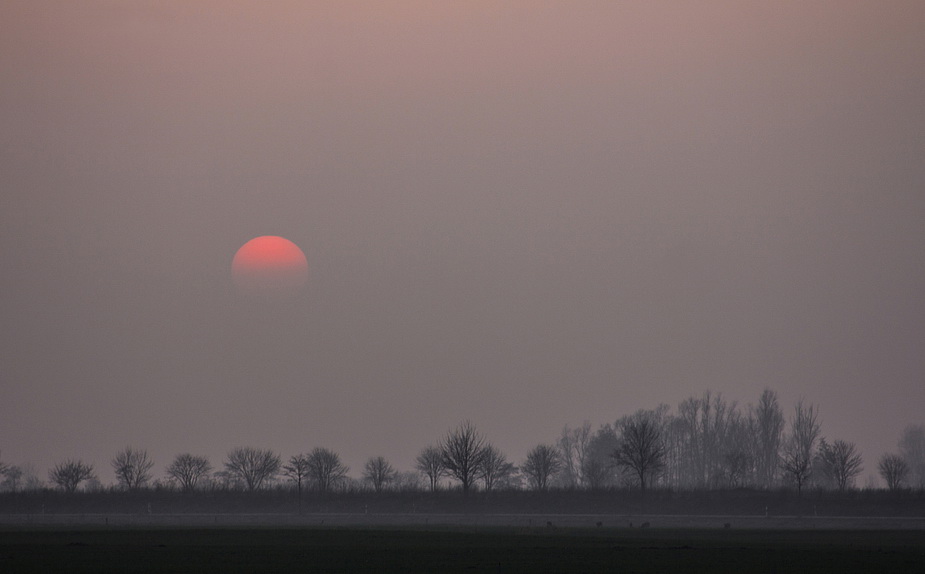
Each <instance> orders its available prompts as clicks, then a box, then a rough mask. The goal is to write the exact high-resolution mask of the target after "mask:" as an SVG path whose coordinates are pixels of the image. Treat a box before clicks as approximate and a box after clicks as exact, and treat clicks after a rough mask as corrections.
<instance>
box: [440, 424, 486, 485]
mask: <svg viewBox="0 0 925 574" xmlns="http://www.w3.org/2000/svg"><path fill="white" fill-rule="evenodd" d="M484 446H485V439H484V438H483V437H482V435H481V434H479V432H478V431H476V430H475V426H474V425H473V424H472V423H471V422H469V421H466V422H464V423H462V424H461V425H459V426H458V427H456V429H454V430H452V431H450V432H448V433H447V435H446V437H445V438H444V439H443V442H442V443H441V445H440V449H441V451H442V453H443V466H444V467H445V468H446V471H447V473H448V474H449V475H450V476H452V477H453V478H455V479H456V480H458V481H459V482H460V484H461V485H462V491H463V494H464V495H467V494H469V489H470V488H471V486H472V483H473V482H474V481H475V478H476V477H477V476H478V472H479V468H480V467H481V465H482V458H483V457H484V456H485V449H484Z"/></svg>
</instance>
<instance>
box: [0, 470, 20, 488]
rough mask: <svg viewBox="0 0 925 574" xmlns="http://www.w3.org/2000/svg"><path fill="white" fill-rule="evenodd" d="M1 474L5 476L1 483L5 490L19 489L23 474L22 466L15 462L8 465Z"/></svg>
mask: <svg viewBox="0 0 925 574" xmlns="http://www.w3.org/2000/svg"><path fill="white" fill-rule="evenodd" d="M0 475H2V476H3V477H4V478H3V482H2V483H0V486H2V487H3V489H4V490H7V491H9V492H16V491H18V490H19V487H20V484H21V482H22V475H23V471H22V468H20V467H18V466H16V465H15V464H12V465H7V467H6V469H5V470H4V471H3V472H2V473H0Z"/></svg>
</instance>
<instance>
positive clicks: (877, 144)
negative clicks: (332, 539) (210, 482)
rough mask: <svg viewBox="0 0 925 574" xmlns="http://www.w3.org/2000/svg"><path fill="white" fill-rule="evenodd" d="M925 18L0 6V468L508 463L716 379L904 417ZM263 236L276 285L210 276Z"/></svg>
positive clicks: (506, 8) (917, 372) (416, 7)
mask: <svg viewBox="0 0 925 574" xmlns="http://www.w3.org/2000/svg"><path fill="white" fill-rule="evenodd" d="M923 29H925V5H923V3H921V2H917V1H908V2H904V1H886V2H879V1H878V2H873V1H871V2H857V1H854V2H853V1H845V2H808V3H807V2H772V3H743V2H719V1H718V2H704V3H673V2H665V3H659V2H602V3H591V2H588V3H572V2H558V3H557V2H551V3H539V2H511V3H503V4H499V3H494V2H484V3H483V2H466V3H464V4H460V5H453V6H447V5H445V3H419V2H390V3H385V4H380V3H353V2H332V3H315V2H310V3H308V2H296V1H291V2H261V3H247V2H217V1H212V2H195V3H190V2H181V1H166V2H153V1H152V2H131V3H122V2H110V1H104V0H97V1H89V2H81V3H71V2H45V1H18V0H14V1H11V2H10V1H8V2H4V3H3V4H2V6H0V122H2V126H3V129H2V130H0V134H2V135H0V137H2V145H0V174H2V183H0V185H2V207H0V230H2V238H3V239H2V242H0V264H2V273H0V322H2V325H3V330H2V341H0V451H2V455H3V459H4V460H5V461H8V462H16V463H25V462H31V463H33V464H34V465H35V466H36V467H37V468H38V469H39V474H40V475H43V474H44V470H42V469H45V468H47V467H49V466H50V465H51V464H53V463H54V462H56V461H58V460H60V459H63V458H65V457H82V458H84V459H85V460H88V461H90V462H94V463H95V464H96V466H97V468H98V469H102V470H103V476H104V477H106V475H105V473H106V472H107V471H108V468H107V466H108V464H107V461H108V460H109V459H110V458H111V457H112V455H113V454H114V453H115V452H116V451H117V450H118V449H120V448H122V447H124V446H126V445H134V446H137V447H139V448H146V449H148V451H149V452H150V453H151V454H152V455H153V456H154V458H155V460H156V461H157V462H158V466H159V468H160V467H161V466H162V465H166V464H167V463H168V462H169V460H170V458H172V457H173V455H175V454H177V453H180V452H187V451H189V452H194V453H202V454H207V455H209V456H210V457H211V458H212V460H213V463H218V462H219V460H220V459H221V457H222V456H223V455H224V454H225V453H226V452H227V451H228V450H229V449H231V448H232V447H235V446H240V445H254V446H258V447H272V448H274V449H277V450H279V451H280V452H282V453H283V454H284V455H287V456H288V455H289V454H294V453H298V452H304V451H307V450H309V449H311V448H313V447H315V446H326V447H330V448H333V449H335V450H337V451H339V452H340V453H341V455H342V456H343V457H344V459H345V461H346V462H347V463H348V464H349V465H350V466H351V467H352V468H353V469H355V470H356V469H359V468H360V467H361V465H362V461H364V460H365V459H366V458H367V457H369V456H372V455H379V454H382V455H384V456H386V457H388V458H389V459H390V460H392V461H393V463H394V464H395V465H396V467H398V468H400V469H410V468H411V466H412V460H413V458H414V456H415V455H416V454H417V452H418V451H419V450H420V449H421V448H423V447H424V446H426V445H427V444H429V443H432V442H434V441H436V440H438V439H439V438H440V437H441V436H442V435H443V434H444V432H445V431H446V430H447V429H449V428H451V427H454V426H455V425H456V424H457V423H458V422H460V421H461V420H464V419H471V420H472V421H473V422H474V423H475V424H477V425H478V427H479V428H480V429H481V430H482V431H484V433H485V434H486V435H487V436H488V437H489V438H490V439H491V440H492V441H493V442H494V443H495V444H497V445H498V446H499V447H500V448H501V449H502V450H504V451H505V452H506V453H507V454H508V455H509V457H511V458H512V459H515V460H519V459H520V458H521V457H522V456H523V454H524V453H525V452H526V451H527V450H528V449H529V448H530V447H532V446H533V445H535V444H537V443H539V442H550V441H553V440H554V439H555V437H556V436H557V435H558V433H559V431H560V429H561V428H562V427H563V425H565V424H572V425H574V424H579V423H581V421H583V420H586V419H587V420H589V421H591V422H592V423H594V424H595V425H598V424H601V423H605V422H612V421H614V420H615V419H616V418H617V417H619V416H621V415H623V414H627V413H630V412H632V411H635V410H636V409H638V408H652V407H655V406H656V405H658V404H659V403H668V404H670V405H672V406H676V405H677V404H678V403H679V402H680V401H682V400H683V399H685V398H687V397H689V396H692V395H696V396H699V395H700V394H701V393H702V392H703V391H704V390H706V389H711V390H712V391H713V392H714V393H722V394H723V395H724V396H725V397H728V398H730V399H731V400H737V401H739V403H740V404H746V403H749V402H754V401H756V400H757V398H758V396H759V395H760V393H761V390H762V389H763V388H765V387H770V388H772V389H775V390H776V391H777V392H778V393H779V394H780V397H781V402H782V406H783V407H784V410H785V413H786V414H788V415H789V414H790V412H791V408H792V404H793V403H794V402H796V400H797V399H799V398H800V397H804V398H805V399H806V400H807V401H808V402H811V403H814V404H818V405H819V406H820V407H821V415H820V420H821V422H822V428H823V434H825V435H826V436H828V437H832V438H841V439H845V440H850V441H854V442H856V443H857V444H858V447H859V449H860V450H861V452H862V453H863V454H864V455H865V460H866V467H867V470H866V471H865V476H866V475H867V474H874V473H875V462H874V461H875V460H876V458H877V457H878V456H879V455H880V454H882V453H883V452H886V451H891V450H895V447H896V444H895V443H896V440H897V439H898V437H899V435H900V433H901V431H902V429H903V427H905V426H906V425H907V424H912V423H921V422H923V418H925V415H923V407H925V383H923V381H925V353H923V348H925V297H923V295H922V294H923V293H925V257H923V247H925V162H923V158H925V140H923V135H922V134H925V113H923V107H922V102H923V101H925V66H923V65H922V63H923V62H925V36H923V34H922V30H923ZM259 235H281V236H284V237H286V238H288V239H290V240H292V241H294V242H295V243H296V244H298V245H299V246H300V247H301V248H302V249H303V250H304V252H305V254H306V257H307V259H308V264H309V269H310V277H309V282H308V285H307V287H306V289H305V291H304V292H303V293H302V295H301V296H300V297H298V298H295V299H293V300H289V301H284V302H279V301H275V302H265V301H264V302H261V301H252V300H250V299H248V298H246V297H243V296H242V295H241V294H240V293H238V292H237V291H236V290H235V288H234V285H233V282H232V277H231V258H232V257H233V256H234V254H235V252H236V250H237V249H238V248H239V247H240V246H241V245H242V244H244V243H245V242H246V241H248V240H249V239H251V238H253V237H255V236H259Z"/></svg>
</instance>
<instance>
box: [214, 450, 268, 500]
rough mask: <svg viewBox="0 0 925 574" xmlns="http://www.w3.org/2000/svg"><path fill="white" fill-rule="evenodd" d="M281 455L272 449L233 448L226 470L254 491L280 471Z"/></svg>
mask: <svg viewBox="0 0 925 574" xmlns="http://www.w3.org/2000/svg"><path fill="white" fill-rule="evenodd" d="M280 466H281V461H280V458H279V455H278V454H276V453H275V452H273V451H272V450H270V449H259V448H253V447H238V448H235V449H232V450H231V451H230V452H229V453H228V456H227V458H226V460H225V470H226V472H227V473H228V474H229V475H230V476H231V477H232V478H234V479H237V480H240V481H241V482H243V483H244V485H245V486H246V487H247V490H249V491H253V490H257V489H259V488H260V487H261V486H263V485H264V483H266V482H268V481H271V480H273V478H275V477H276V474H277V473H278V472H279V469H280Z"/></svg>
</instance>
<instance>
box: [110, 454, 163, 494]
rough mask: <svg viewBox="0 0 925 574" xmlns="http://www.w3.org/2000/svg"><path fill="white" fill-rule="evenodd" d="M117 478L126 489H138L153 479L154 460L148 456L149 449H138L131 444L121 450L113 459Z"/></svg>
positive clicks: (113, 467)
mask: <svg viewBox="0 0 925 574" xmlns="http://www.w3.org/2000/svg"><path fill="white" fill-rule="evenodd" d="M111 464H112V469H113V471H115V473H116V480H118V481H119V484H120V485H121V486H122V487H123V488H125V489H126V490H137V489H139V488H141V487H143V486H144V485H145V484H147V483H148V481H149V480H151V468H153V467H154V461H153V460H151V459H150V458H148V451H146V450H136V449H133V448H132V447H130V446H127V447H125V448H124V449H122V450H121V451H119V452H118V453H117V454H116V456H115V457H113V459H112V462H111Z"/></svg>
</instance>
